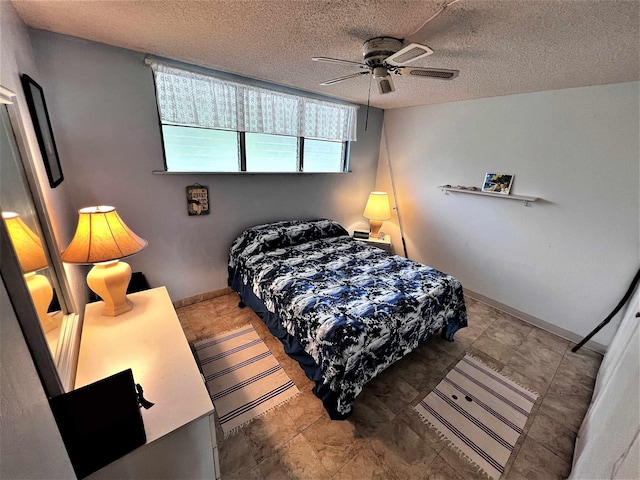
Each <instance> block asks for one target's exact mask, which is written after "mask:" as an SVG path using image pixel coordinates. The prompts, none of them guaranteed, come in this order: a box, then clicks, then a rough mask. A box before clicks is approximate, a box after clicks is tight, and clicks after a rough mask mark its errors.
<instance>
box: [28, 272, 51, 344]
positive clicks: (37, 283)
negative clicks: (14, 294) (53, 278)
mask: <svg viewBox="0 0 640 480" xmlns="http://www.w3.org/2000/svg"><path fill="white" fill-rule="evenodd" d="M24 279H25V281H26V282H27V288H28V289H29V293H30V294H31V300H33V305H34V307H36V312H37V313H38V318H39V319H40V325H41V326H42V330H43V331H44V333H49V332H50V331H51V330H53V329H54V328H56V327H57V325H56V322H55V321H54V319H53V318H51V317H50V316H49V314H48V313H47V312H48V310H49V305H51V300H53V288H51V284H50V283H49V279H48V278H47V277H45V276H44V275H36V274H35V273H27V274H26V275H25V276H24Z"/></svg>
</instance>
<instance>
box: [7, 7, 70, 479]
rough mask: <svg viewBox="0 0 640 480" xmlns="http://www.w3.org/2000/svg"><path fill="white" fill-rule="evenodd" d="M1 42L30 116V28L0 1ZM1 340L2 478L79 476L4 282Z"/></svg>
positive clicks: (10, 84)
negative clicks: (26, 89)
mask: <svg viewBox="0 0 640 480" xmlns="http://www.w3.org/2000/svg"><path fill="white" fill-rule="evenodd" d="M0 38H1V41H0V44H1V45H2V54H1V56H0V84H1V85H2V86H4V87H6V88H9V89H11V90H13V91H14V92H15V93H17V94H18V102H19V106H20V107H22V108H21V111H22V112H28V110H26V104H25V103H24V97H23V95H22V87H21V86H20V80H19V77H18V73H19V72H25V73H28V74H29V75H32V74H34V75H35V73H34V72H35V63H34V60H33V54H32V52H31V44H30V42H29V37H28V35H27V30H26V28H25V26H24V24H23V23H22V21H21V20H20V19H19V17H18V15H17V14H16V12H15V10H14V8H13V6H12V5H11V4H10V3H9V2H6V1H0ZM31 134H33V130H32V129H31ZM32 140H33V142H35V136H32ZM36 148H37V147H36ZM45 178H46V177H45ZM0 342H1V344H0V392H2V395H0V412H1V414H0V478H23V479H26V478H51V479H54V478H60V479H69V478H75V476H74V474H73V470H72V468H71V463H70V462H69V457H68V456H67V454H66V450H65V448H64V444H63V443H62V439H61V437H60V433H59V432H58V429H57V427H56V424H55V420H54V419H53V415H52V414H51V410H50V409H49V403H48V401H47V399H46V397H45V393H44V390H43V389H42V385H41V383H40V379H39V378H38V373H37V372H36V369H35V366H34V364H33V361H32V360H31V355H30V354H29V351H28V349H27V345H26V343H25V341H24V337H23V336H22V333H21V331H20V327H19V325H18V320H17V319H16V316H15V313H14V311H13V308H12V306H11V303H10V301H9V298H8V296H7V292H6V290H5V287H4V284H2V283H1V282H0Z"/></svg>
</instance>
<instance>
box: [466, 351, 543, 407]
mask: <svg viewBox="0 0 640 480" xmlns="http://www.w3.org/2000/svg"><path fill="white" fill-rule="evenodd" d="M464 356H465V357H471V358H473V359H474V360H475V361H476V362H480V363H481V364H482V365H484V366H485V367H487V368H488V369H489V370H491V371H493V372H496V373H497V374H498V375H502V376H503V377H505V378H508V379H509V381H511V382H513V383H515V384H516V385H518V386H519V387H520V388H521V389H523V390H525V391H526V392H528V393H530V394H531V395H535V396H536V397H538V398H539V397H540V394H539V393H538V392H536V391H535V390H532V389H531V387H528V386H527V385H523V384H521V383H520V382H516V381H515V380H514V379H513V378H511V377H509V376H507V375H505V374H504V373H502V372H499V371H498V369H497V368H493V367H492V366H491V365H487V364H486V363H484V362H483V361H482V359H481V358H478V357H476V356H475V355H473V354H471V353H465V355H464Z"/></svg>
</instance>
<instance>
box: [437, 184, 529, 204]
mask: <svg viewBox="0 0 640 480" xmlns="http://www.w3.org/2000/svg"><path fill="white" fill-rule="evenodd" d="M438 188H441V189H442V191H443V192H444V193H445V194H446V195H449V192H455V193H470V194H472V195H484V196H485V197H494V198H501V199H503V200H519V201H521V202H522V203H523V204H524V206H525V207H530V206H531V204H532V203H533V202H535V201H536V200H538V199H539V197H527V196H524V195H503V194H502V193H491V192H483V191H480V190H465V189H463V188H455V187H443V186H440V187H438Z"/></svg>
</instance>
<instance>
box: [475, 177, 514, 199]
mask: <svg viewBox="0 0 640 480" xmlns="http://www.w3.org/2000/svg"><path fill="white" fill-rule="evenodd" d="M513 177H514V175H511V174H509V173H487V174H486V175H485V176H484V183H483V184H482V191H483V192H490V193H501V194H503V195H509V192H510V191H511V184H512V183H513Z"/></svg>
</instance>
